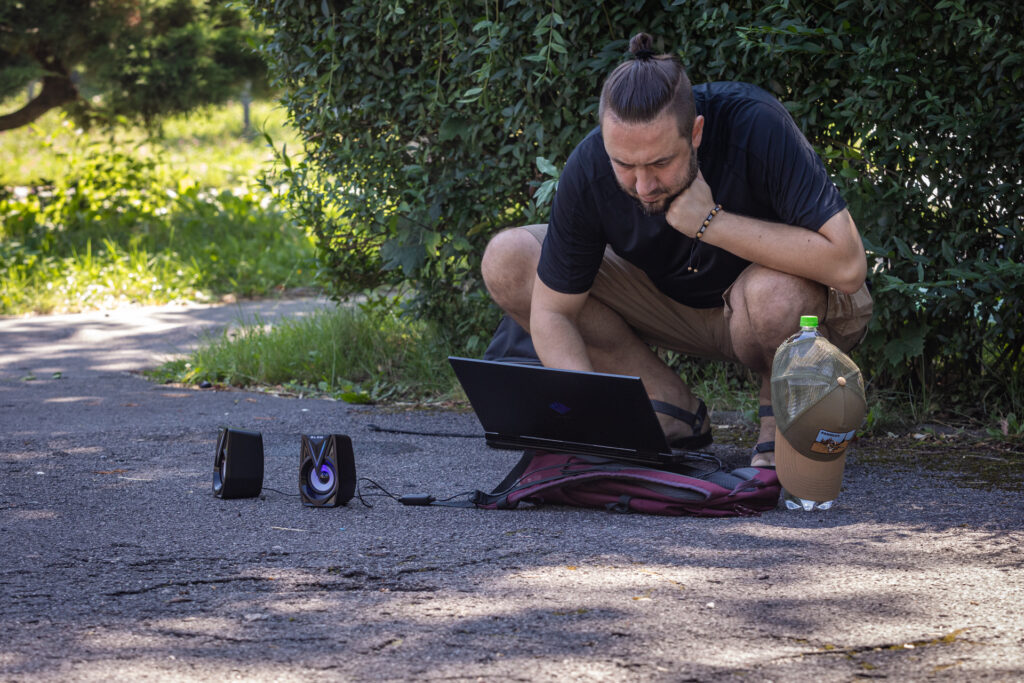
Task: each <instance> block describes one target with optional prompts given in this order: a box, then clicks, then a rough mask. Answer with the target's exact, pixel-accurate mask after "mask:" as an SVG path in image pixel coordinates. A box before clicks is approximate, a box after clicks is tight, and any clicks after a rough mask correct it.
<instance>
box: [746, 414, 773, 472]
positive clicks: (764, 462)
mask: <svg viewBox="0 0 1024 683" xmlns="http://www.w3.org/2000/svg"><path fill="white" fill-rule="evenodd" d="M757 416H758V417H759V418H761V432H760V434H759V435H758V439H757V444H756V445H755V446H754V447H753V448H752V449H751V451H750V466H751V467H775V413H774V412H772V407H771V404H768V405H762V406H760V407H758V409H757Z"/></svg>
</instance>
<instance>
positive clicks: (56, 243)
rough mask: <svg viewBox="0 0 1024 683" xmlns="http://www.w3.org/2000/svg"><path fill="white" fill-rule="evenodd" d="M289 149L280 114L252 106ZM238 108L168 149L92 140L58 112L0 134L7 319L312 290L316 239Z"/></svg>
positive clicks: (195, 121)
mask: <svg viewBox="0 0 1024 683" xmlns="http://www.w3.org/2000/svg"><path fill="white" fill-rule="evenodd" d="M255 111H256V114H255V115H254V117H253V118H254V120H256V121H261V120H262V121H263V122H264V125H265V126H266V127H267V129H268V130H269V131H270V132H271V134H272V135H277V136H278V138H277V139H279V140H283V141H286V140H288V139H290V133H289V132H288V131H287V129H286V127H285V121H284V115H283V113H281V112H279V111H275V110H274V109H273V108H272V107H271V105H269V104H267V103H259V104H257V105H256V106H255ZM241 133H242V126H241V113H240V110H239V111H238V112H233V108H232V107H230V106H229V107H225V108H221V109H216V110H213V109H211V110H208V111H206V112H205V113H203V114H202V115H196V114H194V115H192V116H190V117H187V118H184V117H183V118H177V119H171V120H170V121H168V122H167V123H166V124H165V125H164V127H163V136H162V137H160V138H152V137H148V136H147V135H146V133H145V131H141V130H138V129H128V130H124V131H119V132H117V133H116V134H107V133H103V132H100V131H93V132H89V133H86V132H84V131H80V130H78V129H76V128H75V126H74V125H73V124H72V123H71V122H70V121H68V120H67V119H65V118H63V117H62V116H61V115H60V114H58V113H57V112H50V113H49V114H47V116H46V117H44V118H43V119H42V120H41V121H40V123H39V124H38V125H36V126H32V127H31V128H21V129H17V130H15V131H8V132H5V133H3V134H2V135H0V155H2V156H3V158H4V159H5V160H10V162H9V163H5V164H4V166H3V170H2V173H3V174H2V176H0V178H2V185H0V219H2V221H3V224H2V227H0V267H2V268H3V270H4V272H5V277H4V278H3V280H2V282H0V314H7V315H12V314H25V313H50V312H63V311H79V310H85V309H89V308H101V307H113V306H117V305H122V304H125V303H140V304H161V303H168V302H173V301H180V300H186V299H187V300H208V299H213V298H217V297H219V296H224V295H228V294H230V295H234V296H267V295H273V294H275V293H279V292H282V291H286V290H289V289H294V288H307V287H311V286H314V284H315V273H316V264H315V261H314V240H313V237H312V236H311V235H310V234H308V232H307V231H306V230H304V229H303V228H301V227H300V226H297V225H295V224H294V223H293V222H292V221H291V220H290V219H289V218H288V217H287V215H286V213H285V211H284V209H283V208H282V207H281V206H280V204H279V202H278V200H277V198H276V197H275V196H274V193H273V192H272V191H271V190H269V189H268V188H265V187H263V186H262V185H261V184H260V182H259V177H260V174H261V172H262V171H263V169H264V167H265V165H266V163H267V161H268V160H269V159H270V158H271V156H272V154H271V151H270V150H269V149H268V147H267V145H266V144H265V141H264V140H263V138H262V137H252V136H243V135H241Z"/></svg>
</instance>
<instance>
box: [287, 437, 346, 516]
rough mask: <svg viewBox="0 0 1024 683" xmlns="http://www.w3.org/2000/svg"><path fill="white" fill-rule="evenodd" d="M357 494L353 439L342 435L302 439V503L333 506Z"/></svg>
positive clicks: (342, 503) (343, 502)
mask: <svg viewBox="0 0 1024 683" xmlns="http://www.w3.org/2000/svg"><path fill="white" fill-rule="evenodd" d="M355 491H356V463H355V457H354V456H353V455H352V439H350V438H348V437H347V436H345V435H344V434H329V435H327V436H305V435H303V437H302V451H301V454H300V456H299V493H300V494H301V495H302V504H303V505H308V506H310V507H335V506H337V505H344V504H345V503H347V502H348V501H350V500H351V499H352V495H353V494H354V493H355Z"/></svg>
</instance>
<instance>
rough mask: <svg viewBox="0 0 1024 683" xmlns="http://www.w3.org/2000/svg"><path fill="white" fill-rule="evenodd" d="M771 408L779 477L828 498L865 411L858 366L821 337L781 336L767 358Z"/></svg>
mask: <svg viewBox="0 0 1024 683" xmlns="http://www.w3.org/2000/svg"><path fill="white" fill-rule="evenodd" d="M772 412H774V413H775V423H776V425H777V427H776V431H775V471H776V474H778V475H779V482H780V483H781V484H782V486H783V487H784V488H785V489H786V491H788V492H789V493H791V494H793V495H795V496H798V497H799V498H803V499H804V500H813V501H816V502H824V501H827V500H834V499H835V498H836V497H837V496H838V495H839V488H840V485H841V484H842V481H843V470H844V468H845V467H846V450H847V447H848V446H849V445H850V442H851V441H852V440H853V437H854V436H855V435H856V432H857V429H858V428H859V427H860V426H861V424H862V423H863V421H864V415H865V413H866V412H867V401H866V400H865V398H864V379H863V377H862V376H861V373H860V369H859V368H858V367H857V365H856V364H855V363H854V362H853V361H852V360H850V357H849V356H847V355H846V354H845V353H843V352H842V351H840V350H839V349H838V348H836V347H835V346H833V345H832V344H831V343H830V342H829V341H828V340H827V339H825V338H824V337H809V338H803V339H795V340H790V341H787V342H785V343H783V344H782V345H781V346H780V347H779V348H778V350H777V351H776V352H775V359H774V361H773V363H772Z"/></svg>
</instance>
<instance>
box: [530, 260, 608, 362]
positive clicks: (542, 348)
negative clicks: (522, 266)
mask: <svg viewBox="0 0 1024 683" xmlns="http://www.w3.org/2000/svg"><path fill="white" fill-rule="evenodd" d="M587 296H588V293H586V292H585V293H583V294H563V293H561V292H556V291H555V290H553V289H551V288H550V287H548V286H547V285H545V284H544V283H543V282H542V281H541V279H540V277H538V278H537V279H536V281H535V282H534V283H533V298H532V301H531V304H530V337H531V338H532V339H533V348H534V349H535V350H536V351H537V356H538V357H540V360H541V362H542V363H544V365H546V366H547V367H551V368H563V369H565V370H584V371H588V372H589V371H593V369H594V367H593V365H592V364H591V362H590V356H589V354H588V353H587V347H586V345H585V344H584V343H583V335H582V334H581V333H580V329H579V324H578V320H579V315H580V311H582V310H583V304H584V303H585V302H586V300H587Z"/></svg>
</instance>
